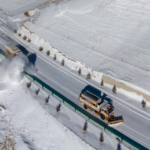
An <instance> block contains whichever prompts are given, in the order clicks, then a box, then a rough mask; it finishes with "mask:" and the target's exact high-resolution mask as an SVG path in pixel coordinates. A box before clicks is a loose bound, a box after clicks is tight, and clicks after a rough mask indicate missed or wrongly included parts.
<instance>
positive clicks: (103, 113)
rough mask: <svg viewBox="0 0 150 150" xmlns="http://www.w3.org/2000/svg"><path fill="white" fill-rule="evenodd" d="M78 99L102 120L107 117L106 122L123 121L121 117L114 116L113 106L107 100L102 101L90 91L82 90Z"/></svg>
mask: <svg viewBox="0 0 150 150" xmlns="http://www.w3.org/2000/svg"><path fill="white" fill-rule="evenodd" d="M79 101H80V102H81V103H82V104H84V108H85V109H87V108H88V109H89V110H91V111H94V112H95V114H96V115H99V116H100V117H101V119H102V120H104V119H107V120H108V124H114V123H119V122H123V118H122V117H121V118H118V117H115V116H114V107H113V106H112V105H110V104H108V101H106V100H104V101H102V100H101V98H100V97H98V96H97V95H95V94H94V93H92V92H90V91H85V92H82V93H81V94H80V96H79Z"/></svg>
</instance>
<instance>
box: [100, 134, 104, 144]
mask: <svg viewBox="0 0 150 150" xmlns="http://www.w3.org/2000/svg"><path fill="white" fill-rule="evenodd" d="M99 141H100V142H101V143H103V142H104V135H103V132H101V133H100V139H99Z"/></svg>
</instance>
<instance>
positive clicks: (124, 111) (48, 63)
mask: <svg viewBox="0 0 150 150" xmlns="http://www.w3.org/2000/svg"><path fill="white" fill-rule="evenodd" d="M8 35H9V34H8ZM13 36H14V35H13ZM6 37H7V36H6ZM12 38H17V37H15V36H14V37H12ZM16 40H17V42H19V43H20V44H21V45H23V46H24V47H26V48H27V50H28V51H30V52H31V53H33V52H34V53H36V56H37V55H38V56H37V57H36V61H35V65H36V68H37V69H38V72H37V74H36V76H37V77H38V78H40V79H41V80H42V81H44V82H45V83H47V84H48V85H50V86H51V87H52V88H54V89H56V90H57V91H58V92H60V93H61V94H63V95H64V96H66V97H67V98H68V99H70V100H72V101H73V102H74V103H76V104H78V105H80V106H81V104H80V103H79V102H78V96H79V94H80V92H81V90H82V89H83V88H84V87H86V86H87V85H93V83H92V82H89V81H87V80H85V79H84V78H85V77H83V76H78V75H77V74H76V73H73V72H72V71H70V70H69V69H68V68H65V67H62V66H61V65H60V64H58V63H57V62H54V61H53V60H52V59H50V58H48V57H46V56H44V54H42V53H40V52H39V51H37V48H36V49H35V46H34V45H32V44H31V45H27V43H25V42H23V41H22V40H19V39H16ZM95 87H97V88H98V89H99V90H101V91H103V92H105V93H106V94H108V93H109V94H108V96H109V97H110V98H111V99H112V100H113V104H114V106H115V115H116V116H117V115H118V116H119V115H123V118H124V123H122V124H119V125H115V126H114V128H116V129H117V130H118V131H120V132H122V133H123V134H125V135H126V136H128V137H130V138H132V139H133V140H135V141H137V142H138V143H140V144H142V145H143V146H146V147H147V148H150V146H149V143H150V134H149V132H148V131H149V128H150V115H149V114H148V113H146V112H143V111H141V110H140V109H137V108H135V107H134V106H132V105H129V104H128V103H127V101H128V99H129V97H125V96H124V97H123V96H122V97H121V98H120V97H119V96H118V95H116V96H115V95H113V94H111V93H110V91H109V92H108V91H106V89H105V88H103V89H101V88H100V87H98V86H96V85H95ZM130 99H131V98H130Z"/></svg>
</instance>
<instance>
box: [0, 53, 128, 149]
mask: <svg viewBox="0 0 150 150" xmlns="http://www.w3.org/2000/svg"><path fill="white" fill-rule="evenodd" d="M0 58H2V56H1V55H0ZM25 60H26V59H25V58H24V57H23V56H22V57H21V56H19V57H16V58H15V59H13V60H12V62H10V61H8V60H3V61H1V63H0V65H1V67H0V76H1V79H0V106H3V107H4V108H5V109H6V110H5V111H3V112H0V122H1V127H0V135H1V136H0V137H1V138H0V143H2V144H1V145H0V146H1V147H2V146H6V147H7V146H8V145H12V144H10V143H9V141H11V143H14V145H15V149H16V150H20V149H21V150H29V149H30V150H31V149H32V150H37V149H39V150H40V149H42V150H51V149H52V150H55V149H57V150H64V149H66V150H70V149H72V150H76V149H79V150H83V149H88V150H93V149H95V148H96V149H99V148H100V149H105V150H112V149H117V147H118V141H117V140H116V139H115V136H113V135H112V134H111V133H109V132H104V131H103V129H99V128H96V127H95V126H93V125H92V124H91V123H89V124H88V131H87V133H84V132H83V131H82V128H83V125H84V122H85V119H84V118H82V117H80V116H78V115H77V114H75V113H74V112H73V111H72V110H70V109H68V108H67V107H66V106H64V105H62V107H61V111H60V112H59V113H57V112H56V106H57V105H58V104H59V100H57V99H56V98H55V97H53V96H51V95H50V99H49V104H48V105H45V100H44V99H45V97H47V96H48V93H46V92H45V91H40V93H39V95H35V90H36V89H37V88H38V87H37V86H36V85H35V84H32V86H31V88H30V89H27V87H26V82H27V81H28V80H27V79H26V78H25V77H23V76H22V72H23V70H24V68H25V67H27V66H28V65H29V64H28V63H27V62H26V61H25ZM10 68H14V69H15V70H13V72H12V70H11V69H10ZM16 72H18V74H16ZM20 77H21V78H20ZM18 78H20V80H14V79H18ZM102 131H103V134H104V140H105V142H104V143H103V144H100V143H99V137H100V133H101V132H102ZM74 133H75V134H74ZM6 140H7V143H8V144H6V145H5V141H6ZM88 143H89V144H90V145H92V146H93V147H94V148H93V147H91V146H90V145H89V144H88ZM122 148H123V149H124V150H125V149H127V148H125V147H124V146H123V145H122ZM10 150H11V149H10Z"/></svg>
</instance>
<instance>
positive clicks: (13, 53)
mask: <svg viewBox="0 0 150 150" xmlns="http://www.w3.org/2000/svg"><path fill="white" fill-rule="evenodd" d="M5 48H6V51H7V52H8V53H9V54H10V55H11V56H13V57H14V56H16V55H18V54H20V53H22V51H21V50H20V49H19V48H18V47H16V46H15V45H14V44H7V45H6V46H5Z"/></svg>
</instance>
